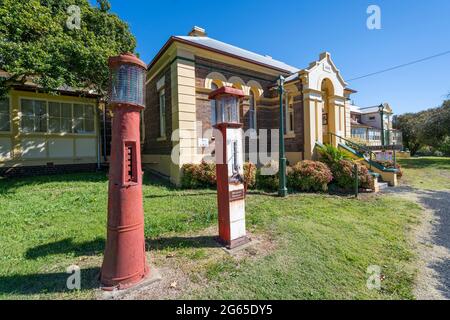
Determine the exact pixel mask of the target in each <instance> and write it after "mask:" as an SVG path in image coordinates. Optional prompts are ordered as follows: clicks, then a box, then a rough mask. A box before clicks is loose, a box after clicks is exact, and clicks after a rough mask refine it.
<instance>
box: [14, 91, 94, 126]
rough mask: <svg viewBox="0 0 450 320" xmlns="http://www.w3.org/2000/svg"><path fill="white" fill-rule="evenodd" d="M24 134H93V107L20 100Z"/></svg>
mask: <svg viewBox="0 0 450 320" xmlns="http://www.w3.org/2000/svg"><path fill="white" fill-rule="evenodd" d="M21 131H22V132H24V133H33V132H42V133H79V134H86V133H94V132H95V107H94V106H93V105H89V104H72V103H62V102H54V101H48V102H47V101H44V100H31V99H22V100H21Z"/></svg>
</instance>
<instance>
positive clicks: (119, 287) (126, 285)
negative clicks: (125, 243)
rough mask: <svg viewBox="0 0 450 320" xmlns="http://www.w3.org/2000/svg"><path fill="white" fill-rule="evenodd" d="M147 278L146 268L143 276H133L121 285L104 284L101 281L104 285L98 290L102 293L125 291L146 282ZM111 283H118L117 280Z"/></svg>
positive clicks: (147, 270)
mask: <svg viewBox="0 0 450 320" xmlns="http://www.w3.org/2000/svg"><path fill="white" fill-rule="evenodd" d="M149 277H150V268H149V267H148V266H146V268H145V270H144V273H143V274H141V275H137V276H133V277H132V278H130V279H128V280H127V281H123V280H122V283H119V284H116V285H109V284H106V282H107V281H105V280H104V279H103V281H104V282H105V283H102V285H101V287H100V289H102V290H103V291H116V290H127V289H130V288H132V287H134V286H137V285H139V284H140V283H142V282H144V281H146V280H147V279H148V278H149ZM111 282H112V283H115V282H118V280H116V281H111Z"/></svg>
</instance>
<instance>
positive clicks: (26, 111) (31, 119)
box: [21, 99, 47, 133]
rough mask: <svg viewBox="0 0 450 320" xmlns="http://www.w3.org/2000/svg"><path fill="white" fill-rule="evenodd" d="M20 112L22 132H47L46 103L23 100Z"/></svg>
mask: <svg viewBox="0 0 450 320" xmlns="http://www.w3.org/2000/svg"><path fill="white" fill-rule="evenodd" d="M21 112H22V118H21V128H22V131H23V132H26V133H31V132H47V101H43V100H31V99H23V100H22V105H21Z"/></svg>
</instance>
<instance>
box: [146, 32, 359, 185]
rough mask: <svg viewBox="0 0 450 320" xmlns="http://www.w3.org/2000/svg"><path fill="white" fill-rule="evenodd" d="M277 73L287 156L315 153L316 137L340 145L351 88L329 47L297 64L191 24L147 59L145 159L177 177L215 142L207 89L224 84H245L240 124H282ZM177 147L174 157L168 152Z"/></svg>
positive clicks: (293, 160)
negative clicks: (184, 33) (211, 35)
mask: <svg viewBox="0 0 450 320" xmlns="http://www.w3.org/2000/svg"><path fill="white" fill-rule="evenodd" d="M280 75H282V76H284V77H285V78H286V84H285V89H286V94H285V96H284V98H283V100H284V101H285V103H284V114H285V121H286V132H285V144H286V152H287V158H288V161H289V162H290V163H296V162H298V161H300V160H302V159H312V158H314V157H315V150H316V145H317V143H331V144H333V145H335V146H337V144H338V143H339V142H340V141H341V137H342V138H345V137H350V136H351V113H350V107H349V97H350V95H351V94H352V93H354V92H355V91H353V90H351V89H349V88H348V87H347V83H346V82H345V80H344V79H343V77H342V75H341V73H340V71H339V69H338V68H337V66H336V65H335V64H334V62H333V60H332V57H331V55H330V53H328V52H324V53H322V54H320V55H319V57H318V59H317V60H316V61H314V62H312V63H311V64H310V65H309V66H308V67H307V68H304V69H301V68H298V67H294V66H290V65H288V64H286V63H283V62H281V61H278V60H275V59H273V58H272V57H270V56H264V55H259V54H256V53H253V52H250V51H247V50H244V49H241V48H238V47H235V46H232V45H229V44H226V43H223V42H221V41H218V40H215V39H212V38H209V37H208V36H207V35H206V32H205V30H203V29H201V28H198V27H196V28H194V29H193V30H192V31H191V33H190V34H189V35H188V36H173V37H171V38H170V39H169V40H168V41H167V43H166V44H165V45H164V47H163V48H162V49H161V50H160V52H159V53H158V54H157V55H156V57H155V58H154V59H153V60H152V61H151V63H150V64H149V68H148V77H147V83H146V85H147V88H146V94H147V102H146V104H147V107H146V110H145V113H144V124H145V129H144V132H145V139H144V142H143V148H142V150H143V151H142V152H143V163H144V165H145V166H146V167H147V168H150V169H152V170H154V171H157V172H159V173H160V174H162V175H165V176H167V177H170V179H171V181H172V182H174V183H176V184H178V183H179V182H180V174H181V172H180V169H181V167H182V166H183V164H185V163H198V162H200V161H201V160H202V156H201V155H202V150H201V149H202V147H204V145H205V143H206V145H214V139H213V137H212V136H211V135H210V134H209V135H208V134H207V133H206V131H208V129H211V128H212V126H213V125H214V124H215V121H216V119H215V116H216V110H215V104H214V102H211V101H209V100H208V94H209V93H210V92H211V91H212V90H214V89H216V88H219V87H221V86H232V87H235V88H238V89H241V90H243V91H244V93H245V95H246V96H245V98H244V100H243V101H242V103H241V106H240V121H241V122H242V123H243V125H244V130H247V129H255V130H257V131H258V132H261V130H262V129H267V130H273V129H277V128H279V96H278V91H277V90H276V80H277V78H278V77H279V76H280ZM199 122H200V123H201V125H202V129H201V130H199V128H198V125H197V123H199ZM210 131H211V130H210ZM173 132H175V133H176V134H175V135H172V134H173ZM205 134H206V136H205ZM205 140H207V141H205ZM174 153H175V154H179V163H174V162H173V161H172V160H171V156H172V155H173V154H174Z"/></svg>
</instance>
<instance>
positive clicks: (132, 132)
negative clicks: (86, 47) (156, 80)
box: [101, 54, 150, 290]
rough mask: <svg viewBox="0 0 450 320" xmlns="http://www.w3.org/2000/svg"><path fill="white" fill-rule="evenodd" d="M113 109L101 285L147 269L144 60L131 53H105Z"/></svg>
mask: <svg viewBox="0 0 450 320" xmlns="http://www.w3.org/2000/svg"><path fill="white" fill-rule="evenodd" d="M109 67H110V92H109V106H110V108H112V110H113V114H114V116H113V124H112V140H111V159H110V169H109V193H108V224H107V241H106V248H105V255H104V260H103V265H102V270H101V283H102V288H103V289H104V290H115V289H119V290H120V289H126V288H129V287H132V286H133V285H135V284H137V283H139V282H141V281H142V280H144V279H145V278H146V277H147V275H148V274H149V271H150V269H149V267H148V265H147V260H146V255H145V252H146V251H145V237H144V209H143V202H142V201H143V200H142V174H143V173H142V167H141V147H140V128H139V126H140V112H141V111H142V110H143V109H144V108H145V90H144V88H145V79H146V70H147V67H146V65H145V63H144V62H143V61H141V60H139V59H138V58H137V57H136V56H134V55H132V54H122V55H120V56H117V57H111V58H110V59H109Z"/></svg>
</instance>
